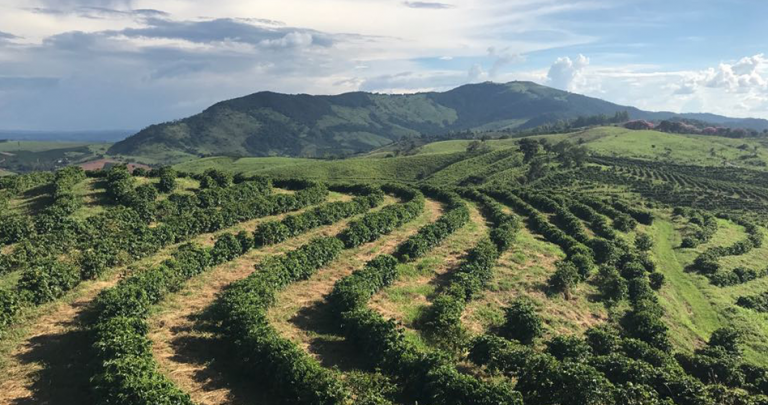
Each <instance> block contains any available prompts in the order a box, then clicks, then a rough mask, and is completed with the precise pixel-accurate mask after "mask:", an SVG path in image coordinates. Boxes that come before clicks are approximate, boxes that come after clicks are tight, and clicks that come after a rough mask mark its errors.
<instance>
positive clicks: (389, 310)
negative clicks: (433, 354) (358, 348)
mask: <svg viewBox="0 0 768 405" xmlns="http://www.w3.org/2000/svg"><path fill="white" fill-rule="evenodd" d="M469 208H470V211H469V212H470V217H469V223H468V224H467V225H465V226H464V227H463V228H461V229H459V230H458V231H456V232H455V233H454V234H453V235H451V236H449V237H448V238H446V240H445V241H443V243H442V244H440V246H438V247H436V248H435V249H433V250H432V251H431V252H430V253H429V254H428V255H427V256H426V257H424V258H422V259H421V260H419V261H418V262H416V263H415V264H413V265H411V271H410V272H408V273H406V274H403V276H402V277H400V278H399V279H398V280H397V281H396V282H395V283H394V284H393V285H391V286H389V287H387V288H385V289H384V290H383V291H381V292H380V293H378V294H376V295H375V296H374V297H373V298H372V299H371V301H370V303H369V307H370V308H371V309H373V310H375V311H377V312H379V313H380V314H381V315H382V316H384V317H385V318H388V319H395V320H396V321H398V322H400V323H401V324H402V325H403V326H404V327H405V328H406V329H409V330H416V329H418V328H417V327H416V323H417V322H418V319H419V317H420V315H421V314H422V312H423V311H424V309H425V308H427V307H428V306H429V305H430V300H431V299H432V298H433V296H434V294H435V293H436V292H437V291H438V290H439V288H440V287H441V286H442V285H444V284H445V282H446V281H447V278H448V276H449V275H450V274H451V273H452V272H453V271H454V270H456V268H457V267H458V266H459V264H460V263H461V260H462V259H463V257H464V255H466V253H467V251H468V250H469V249H471V248H472V247H474V246H475V244H476V243H477V242H478V241H479V240H480V239H482V238H483V237H484V236H486V235H487V234H488V225H487V223H486V220H485V218H484V217H483V216H482V214H481V213H480V211H479V210H478V209H477V207H476V206H475V205H473V204H470V206H469Z"/></svg>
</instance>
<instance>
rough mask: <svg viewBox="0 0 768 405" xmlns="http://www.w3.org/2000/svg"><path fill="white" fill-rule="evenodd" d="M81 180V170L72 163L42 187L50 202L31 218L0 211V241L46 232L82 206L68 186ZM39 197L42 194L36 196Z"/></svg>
mask: <svg viewBox="0 0 768 405" xmlns="http://www.w3.org/2000/svg"><path fill="white" fill-rule="evenodd" d="M82 180H85V172H84V171H83V169H81V168H79V167H76V166H73V167H67V168H64V169H61V170H58V171H56V172H55V173H54V174H53V179H52V180H51V182H50V183H49V184H48V186H47V187H46V189H47V190H46V191H47V194H49V197H48V200H50V203H49V204H48V205H47V206H45V207H44V208H43V209H40V210H39V212H38V213H36V214H35V216H34V217H32V216H29V215H23V214H5V213H4V212H0V244H10V243H17V242H21V241H23V240H26V239H29V238H30V237H32V236H33V235H34V234H37V233H48V232H51V231H52V230H53V229H55V228H56V227H58V226H59V224H60V223H61V222H62V221H63V220H64V218H66V217H67V216H69V215H71V214H72V213H74V212H75V211H77V209H78V208H80V206H81V205H82V198H80V197H78V196H76V195H75V194H74V193H73V192H72V189H73V188H74V186H75V185H77V183H79V182H81V181H82ZM40 198H43V197H40Z"/></svg>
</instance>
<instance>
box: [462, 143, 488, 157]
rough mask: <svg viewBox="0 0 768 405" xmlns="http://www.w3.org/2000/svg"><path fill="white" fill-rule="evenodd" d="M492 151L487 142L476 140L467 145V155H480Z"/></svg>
mask: <svg viewBox="0 0 768 405" xmlns="http://www.w3.org/2000/svg"><path fill="white" fill-rule="evenodd" d="M490 151H491V147H490V146H488V144H487V143H485V141H478V140H474V141H472V142H470V143H469V145H467V153H471V154H473V155H474V154H476V155H480V154H483V153H487V152H490Z"/></svg>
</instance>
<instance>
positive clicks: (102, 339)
mask: <svg viewBox="0 0 768 405" xmlns="http://www.w3.org/2000/svg"><path fill="white" fill-rule="evenodd" d="M363 191H364V192H370V193H372V194H371V195H376V191H377V190H376V189H374V188H366V189H361V192H363ZM300 193H301V191H300V192H299V193H297V195H298V194H300ZM376 200H377V199H376V198H374V201H376ZM378 201H381V199H380V198H379V199H378ZM330 204H334V203H329V204H328V205H330ZM256 235H258V234H256ZM257 247H258V245H257V244H256V240H255V239H254V238H253V237H251V236H250V235H248V233H246V232H241V233H239V234H237V235H233V234H224V235H222V236H220V237H219V238H218V239H217V241H216V243H215V244H214V246H213V248H210V249H201V248H198V247H195V246H192V245H185V246H183V247H182V248H180V249H179V251H178V252H177V253H176V254H174V258H173V259H171V260H168V261H166V262H164V263H163V264H162V265H160V266H158V267H157V268H155V269H153V270H148V271H144V272H141V273H139V274H137V275H136V276H133V277H131V278H129V279H127V280H125V281H123V282H121V283H120V284H119V285H118V286H117V287H115V288H112V289H110V290H107V291H105V292H103V293H102V294H101V295H100V296H99V298H98V299H97V310H98V321H97V323H96V326H95V327H94V331H95V343H94V345H93V346H94V349H95V351H96V356H95V357H96V362H95V370H96V375H95V377H94V378H93V381H94V382H95V386H96V392H97V394H98V400H99V403H105V404H113V403H114V404H118V403H120V404H122V403H131V404H148V405H149V404H166V403H167V404H191V400H190V399H189V396H188V395H187V394H185V393H184V392H182V391H181V390H179V389H178V388H177V387H175V386H174V384H173V383H172V382H171V381H169V380H168V379H167V378H166V377H165V376H164V375H163V374H162V373H160V372H159V371H158V370H157V366H156V363H155V361H154V359H153V357H152V351H151V347H150V344H151V343H150V341H149V339H148V338H147V332H148V330H147V329H148V328H147V323H146V318H147V316H148V313H149V312H148V311H149V308H150V307H151V306H152V305H154V304H156V303H158V302H159V301H160V300H162V299H163V298H164V297H165V296H166V295H167V294H168V293H171V292H174V291H176V290H178V289H179V288H180V287H181V286H182V285H183V283H184V282H185V281H186V280H188V279H190V278H192V277H194V276H196V275H199V274H201V273H202V272H204V271H206V270H208V269H210V268H212V267H213V266H216V265H220V264H222V263H226V262H228V261H231V260H234V259H236V258H237V257H239V256H241V255H242V254H244V253H246V252H247V251H248V250H250V249H252V248H257ZM342 248H343V244H342V243H341V242H340V241H339V240H338V239H336V238H319V239H315V240H313V241H311V242H310V243H308V244H307V245H304V246H302V247H301V248H299V249H297V250H295V251H292V252H290V253H287V254H286V255H284V256H279V257H273V258H270V259H267V260H265V261H264V262H263V263H262V264H261V265H259V266H258V267H257V272H256V273H254V274H253V275H252V276H250V277H249V278H248V279H246V280H243V281H241V282H238V283H236V284H234V285H233V286H232V288H230V289H229V290H228V291H227V292H226V293H225V294H224V296H223V297H222V299H221V300H220V302H219V305H220V306H219V308H218V309H219V314H225V315H226V316H229V318H227V317H225V318H223V319H224V325H225V328H226V327H235V326H236V325H245V326H244V327H246V328H248V327H249V326H254V325H256V324H252V323H249V322H252V321H253V322H257V323H258V322H259V321H258V320H256V321H254V319H258V318H259V315H260V314H262V315H263V313H261V312H259V311H258V310H255V308H257V307H258V308H263V306H264V305H268V303H269V302H270V300H273V299H274V294H275V293H276V292H277V290H278V289H279V288H281V287H284V286H285V285H287V284H288V283H290V282H291V281H295V280H297V279H300V278H306V277H308V276H309V275H311V274H312V272H313V271H315V270H316V269H318V268H319V267H322V266H323V265H325V264H327V263H329V262H330V261H331V260H332V259H333V258H335V257H336V256H337V255H338V254H339V253H340V251H341V249H342ZM257 280H260V281H257ZM253 286H257V287H256V289H252V288H251V287H253ZM270 288H271V289H270ZM270 294H271V295H270ZM254 305H255V307H254ZM238 311H239V312H238ZM235 314H237V315H235ZM232 316H235V317H240V318H238V319H235V318H232ZM253 316H255V317H256V318H253ZM227 319H228V320H229V322H227ZM264 322H266V321H264ZM265 326H266V327H265V328H264V329H261V330H260V331H259V333H258V334H257V335H258V336H256V337H257V338H258V339H262V340H260V342H262V343H264V344H265V345H269V344H275V345H277V346H280V345H283V346H282V349H283V350H280V349H278V348H277V347H276V346H273V347H271V348H273V349H276V350H278V351H277V352H278V353H284V354H285V353H288V352H291V350H293V351H292V353H293V354H294V356H296V355H298V354H299V353H298V352H297V351H296V350H297V348H295V347H292V343H290V342H287V343H286V342H284V341H282V340H280V339H279V337H277V335H276V333H274V331H273V330H271V328H269V326H268V325H267V324H266V323H265ZM228 331H229V332H233V330H228ZM248 331H249V332H254V331H253V330H250V329H248ZM249 332H246V333H245V335H247V336H254V335H252V334H251V333H249ZM270 332H271V334H270ZM244 342H247V339H246V340H245V341H244ZM251 348H252V347H251ZM298 357H299V360H298V361H299V362H300V358H301V356H298ZM256 358H260V356H258V357H256ZM297 364H298V363H297ZM310 373H311V371H310Z"/></svg>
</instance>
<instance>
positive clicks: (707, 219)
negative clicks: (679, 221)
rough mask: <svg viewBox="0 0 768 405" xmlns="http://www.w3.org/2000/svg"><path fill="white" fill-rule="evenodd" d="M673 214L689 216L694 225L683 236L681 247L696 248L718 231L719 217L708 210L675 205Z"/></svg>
mask: <svg viewBox="0 0 768 405" xmlns="http://www.w3.org/2000/svg"><path fill="white" fill-rule="evenodd" d="M672 215H674V216H682V217H686V218H688V221H689V222H690V223H691V224H693V225H694V229H693V230H691V231H690V234H689V235H686V236H685V237H684V238H683V241H682V243H681V245H680V246H681V247H684V248H695V247H696V246H699V245H700V244H702V243H706V242H709V240H710V239H712V237H713V236H714V235H715V233H717V229H718V224H717V217H715V216H714V215H712V214H710V213H708V212H702V211H699V210H694V209H690V208H682V207H675V209H674V210H673V211H672Z"/></svg>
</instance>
